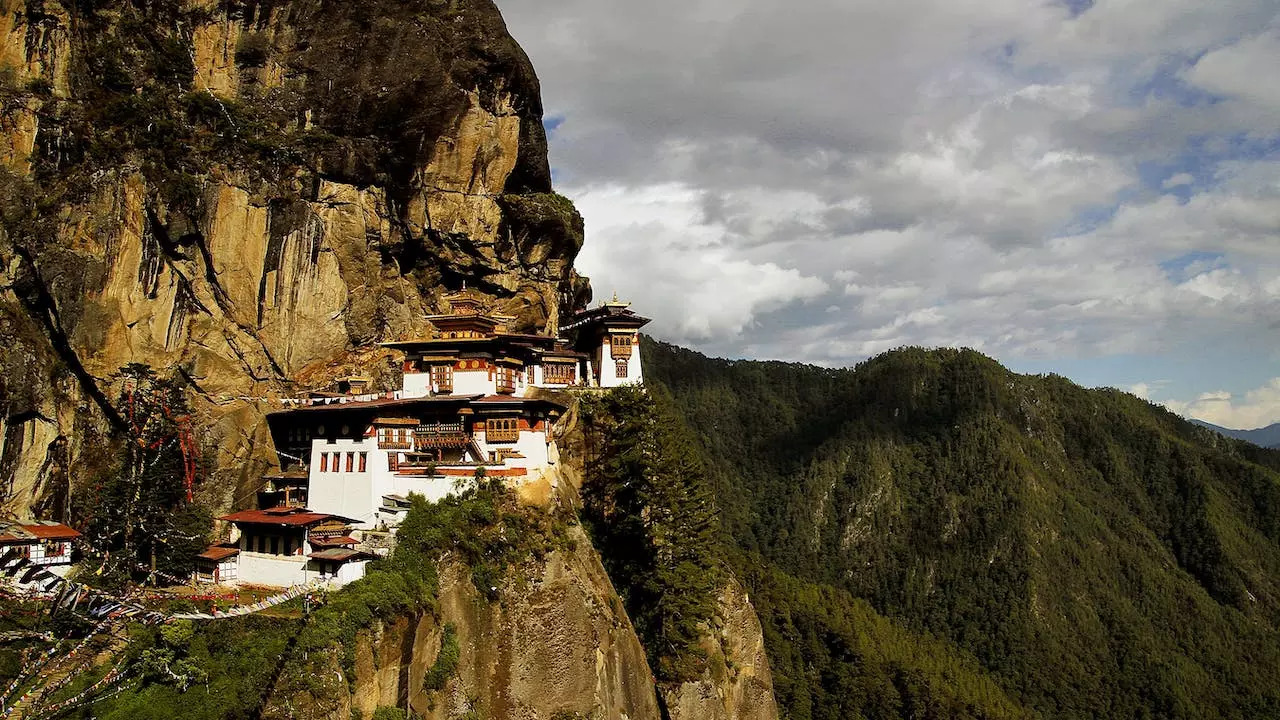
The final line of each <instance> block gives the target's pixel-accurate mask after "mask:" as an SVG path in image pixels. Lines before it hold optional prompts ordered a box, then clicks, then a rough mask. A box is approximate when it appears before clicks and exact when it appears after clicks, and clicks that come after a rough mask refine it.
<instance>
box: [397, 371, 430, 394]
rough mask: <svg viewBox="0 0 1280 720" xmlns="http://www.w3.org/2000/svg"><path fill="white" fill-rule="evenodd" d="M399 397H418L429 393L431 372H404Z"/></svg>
mask: <svg viewBox="0 0 1280 720" xmlns="http://www.w3.org/2000/svg"><path fill="white" fill-rule="evenodd" d="M401 388H402V390H401V391H400V397H405V398H418V397H426V396H428V395H430V394H431V373H429V372H425V373H405V374H404V383H403V384H402V385H401Z"/></svg>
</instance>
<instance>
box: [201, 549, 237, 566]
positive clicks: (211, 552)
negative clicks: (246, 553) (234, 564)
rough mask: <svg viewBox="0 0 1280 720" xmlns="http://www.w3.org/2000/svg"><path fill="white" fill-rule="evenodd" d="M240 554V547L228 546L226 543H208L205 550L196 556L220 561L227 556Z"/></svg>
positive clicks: (231, 556)
mask: <svg viewBox="0 0 1280 720" xmlns="http://www.w3.org/2000/svg"><path fill="white" fill-rule="evenodd" d="M239 554H240V548H235V547H229V546H227V545H210V546H209V547H207V548H205V551H204V552H202V553H200V554H199V555H197V556H196V557H198V558H200V559H201V560H212V561H214V562H222V561H223V560H226V559H227V558H233V557H235V556H236V555H239Z"/></svg>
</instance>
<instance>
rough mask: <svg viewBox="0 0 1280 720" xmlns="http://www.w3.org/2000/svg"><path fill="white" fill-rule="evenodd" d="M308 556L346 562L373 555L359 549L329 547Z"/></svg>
mask: <svg viewBox="0 0 1280 720" xmlns="http://www.w3.org/2000/svg"><path fill="white" fill-rule="evenodd" d="M307 557H309V558H312V559H315V560H329V561H331V562H346V561H347V560H362V559H367V558H372V557H373V556H372V555H370V554H369V553H366V552H360V551H359V550H349V549H347V548H329V549H327V550H320V551H318V552H313V553H311V554H310V555H308V556H307Z"/></svg>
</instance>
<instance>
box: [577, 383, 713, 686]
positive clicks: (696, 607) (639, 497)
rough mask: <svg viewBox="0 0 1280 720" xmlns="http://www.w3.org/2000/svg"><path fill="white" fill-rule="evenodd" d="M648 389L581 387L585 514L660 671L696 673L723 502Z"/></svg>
mask: <svg viewBox="0 0 1280 720" xmlns="http://www.w3.org/2000/svg"><path fill="white" fill-rule="evenodd" d="M664 407H665V404H664V403H662V402H660V401H655V400H654V399H653V398H651V397H650V395H649V394H648V393H646V392H645V391H644V390H643V389H641V388H637V387H622V388H616V389H613V390H610V391H608V392H606V393H600V394H591V395H585V396H583V398H582V400H581V404H580V406H579V412H580V414H581V418H582V421H583V425H584V435H585V437H586V446H587V460H586V467H585V468H584V481H583V485H582V497H583V504H584V508H583V509H584V517H585V518H586V521H587V526H588V528H589V530H590V531H591V536H592V540H593V541H594V542H595V544H596V547H597V548H598V549H599V551H600V554H601V559H602V560H603V562H604V565H605V568H606V569H607V570H608V572H609V576H610V578H612V579H613V582H614V585H616V586H617V587H618V591H619V592H620V593H621V595H622V597H623V599H624V601H625V603H626V608H627V614H628V615H629V616H630V617H631V621H632V622H633V623H634V624H635V626H636V631H637V632H638V633H639V634H640V639H641V641H642V642H643V643H644V646H645V649H646V652H647V653H648V655H649V664H650V666H651V667H652V668H653V671H654V674H655V675H656V676H657V678H658V679H659V680H663V681H680V680H687V679H693V678H696V677H697V676H698V675H699V673H701V672H702V670H703V668H704V666H705V661H706V658H705V656H704V653H703V652H702V649H701V647H700V640H701V638H702V637H703V635H705V634H706V633H707V632H708V629H709V627H710V625H711V622H712V620H713V617H714V614H715V607H716V594H717V593H718V592H719V591H720V587H721V583H722V579H723V578H722V573H721V567H720V563H721V558H720V545H719V540H718V537H717V532H718V528H717V522H716V514H715V505H714V502H713V500H712V498H711V491H710V487H709V485H708V483H707V480H706V476H705V473H704V471H703V469H702V466H701V463H700V462H699V461H698V458H697V456H696V454H695V451H694V449H693V446H692V445H691V444H690V440H689V438H688V433H687V432H685V431H683V430H682V427H681V424H680V422H679V420H678V419H677V418H676V417H675V416H673V415H671V414H669V413H666V412H664V411H663V408H664Z"/></svg>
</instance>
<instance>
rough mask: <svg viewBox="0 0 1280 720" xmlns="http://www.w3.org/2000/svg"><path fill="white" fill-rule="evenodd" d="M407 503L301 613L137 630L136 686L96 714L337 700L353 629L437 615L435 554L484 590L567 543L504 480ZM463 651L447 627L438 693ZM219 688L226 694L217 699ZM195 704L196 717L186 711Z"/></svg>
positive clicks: (212, 710) (224, 713) (226, 714)
mask: <svg viewBox="0 0 1280 720" xmlns="http://www.w3.org/2000/svg"><path fill="white" fill-rule="evenodd" d="M410 500H411V503H412V504H411V506H410V510H409V513H408V515H407V516H406V518H405V521H404V523H402V524H401V526H400V529H399V531H398V533H397V535H396V539H397V544H396V548H395V550H394V551H393V552H392V553H391V555H390V556H389V557H387V558H385V559H382V560H377V561H374V562H371V563H370V564H369V566H368V569H367V571H366V573H365V577H364V578H362V579H360V580H358V581H356V582H353V583H350V584H348V585H346V586H344V587H343V588H342V589H341V590H339V591H337V592H334V593H330V594H329V595H328V596H327V601H326V602H325V603H324V604H323V605H321V606H320V607H319V608H318V609H316V610H315V611H314V612H312V613H311V614H310V615H309V616H307V617H306V618H302V619H296V620H294V619H284V618H274V617H273V618H265V617H262V616H254V615H251V616H248V617H245V618H239V619H232V620H219V621H216V622H210V623H205V624H202V625H194V626H193V625H188V624H176V625H168V626H163V627H162V628H160V629H156V628H144V627H139V628H137V629H135V633H134V637H133V640H132V642H131V643H130V653H132V659H133V664H132V665H131V670H132V671H133V673H134V674H136V675H138V676H140V677H141V678H142V680H143V683H142V684H141V685H140V686H139V687H137V688H136V689H132V690H130V691H127V692H125V693H123V694H122V695H121V696H120V697H119V698H117V699H113V700H111V701H108V702H107V703H103V704H102V705H101V707H100V708H98V710H100V712H99V716H100V717H104V718H112V719H113V720H114V719H116V718H128V717H139V718H166V717H192V718H200V719H203V718H209V719H212V718H248V717H255V716H256V715H257V714H258V712H259V711H260V709H261V707H262V703H263V702H264V701H265V699H266V695H267V693H268V692H270V691H271V690H273V689H274V690H277V691H280V692H283V693H286V694H288V693H290V692H295V693H299V694H307V695H310V696H311V697H312V698H313V700H315V701H316V702H317V703H320V704H324V703H326V702H330V703H331V702H336V698H335V693H339V692H344V691H346V690H347V689H348V688H347V686H346V684H334V683H332V682H329V680H328V679H329V678H333V677H334V675H335V674H334V665H333V662H334V660H335V656H336V662H337V663H338V665H339V666H340V667H341V668H342V675H343V677H345V678H346V683H351V682H354V681H355V649H356V640H357V635H358V634H359V632H360V631H361V630H365V629H368V628H369V627H371V626H372V625H373V624H374V623H375V622H376V621H379V620H382V621H390V620H394V619H396V618H414V617H419V616H421V615H422V614H423V613H428V612H434V611H435V607H436V606H435V602H436V595H437V592H438V581H437V574H436V573H437V571H436V567H437V564H438V563H439V562H440V561H441V560H442V559H444V558H446V557H448V558H451V559H453V560H456V561H459V562H462V563H465V564H468V565H470V566H471V567H473V568H476V567H483V568H486V570H485V571H484V572H483V573H482V574H481V575H480V577H483V578H484V581H485V583H486V584H485V585H483V586H479V589H480V590H482V591H484V592H485V593H489V592H490V588H492V587H494V585H496V584H498V583H499V582H500V578H501V577H502V575H503V574H504V573H505V572H506V570H507V569H508V568H509V567H511V566H512V565H514V564H515V563H517V562H521V561H523V560H525V559H527V558H529V557H538V556H541V555H542V554H545V553H546V552H548V551H549V550H550V549H552V548H554V547H557V546H558V545H559V543H561V542H563V534H564V524H563V522H561V521H559V520H558V519H557V518H554V517H550V516H548V515H547V513H545V512H543V511H541V510H535V509H530V508H521V507H520V506H519V505H518V503H517V502H516V499H515V496H514V493H513V492H512V491H510V490H509V489H507V488H506V487H505V486H504V485H502V483H500V482H496V483H484V484H482V485H481V486H480V487H478V488H474V489H471V490H468V491H466V492H463V493H461V494H460V495H457V496H453V497H450V498H446V499H445V500H442V501H440V502H439V503H429V502H427V501H426V500H424V499H423V498H422V497H421V496H417V495H414V496H411V497H410ZM476 577H477V575H476V574H475V572H474V571H473V578H476ZM490 582H492V583H494V584H493V585H490V584H487V583H490ZM255 636H256V640H255ZM460 654H461V648H460V647H459V645H458V638H457V629H456V628H455V627H453V626H452V625H446V626H445V629H444V637H443V638H442V647H441V651H440V655H439V656H438V657H437V659H436V662H435V665H434V666H433V667H432V668H431V671H430V672H429V673H428V674H427V677H426V678H425V680H424V682H425V683H427V684H428V687H431V686H432V684H438V686H439V687H443V685H444V684H445V682H446V681H447V680H448V678H449V677H451V676H452V675H453V674H454V673H455V672H456V669H457V664H458V662H459V660H460ZM215 692H216V693H223V695H222V696H219V697H216V698H214V697H213V694H214V693H215ZM193 702H195V703H198V704H199V708H198V710H188V708H187V705H188V704H189V703H193ZM95 707H98V706H95ZM135 713H136V714H135Z"/></svg>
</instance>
